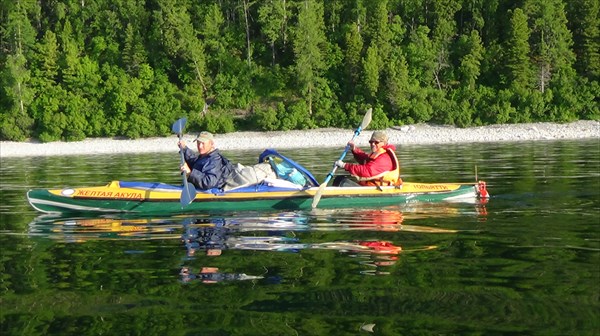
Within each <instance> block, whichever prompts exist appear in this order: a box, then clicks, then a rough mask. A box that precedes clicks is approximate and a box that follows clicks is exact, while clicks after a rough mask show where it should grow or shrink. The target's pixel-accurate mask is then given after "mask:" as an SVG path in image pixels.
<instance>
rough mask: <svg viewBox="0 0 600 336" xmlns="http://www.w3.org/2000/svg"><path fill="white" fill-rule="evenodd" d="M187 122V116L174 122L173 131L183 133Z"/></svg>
mask: <svg viewBox="0 0 600 336" xmlns="http://www.w3.org/2000/svg"><path fill="white" fill-rule="evenodd" d="M186 122H187V118H181V119H179V120H177V121H176V122H174V123H173V126H171V131H172V132H173V133H176V134H181V133H183V129H184V128H185V123H186Z"/></svg>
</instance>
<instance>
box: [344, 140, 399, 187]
mask: <svg viewBox="0 0 600 336" xmlns="http://www.w3.org/2000/svg"><path fill="white" fill-rule="evenodd" d="M394 150H396V147H394V145H386V146H384V147H382V148H380V149H379V151H377V152H374V153H371V154H367V153H365V152H363V151H362V150H361V149H360V148H355V149H354V150H353V151H352V154H353V155H354V159H356V161H357V162H358V164H353V163H346V164H345V165H344V169H345V170H346V171H348V172H349V173H350V174H351V175H352V176H354V177H355V178H356V179H357V180H358V183H359V184H360V185H381V186H389V185H395V186H399V185H401V184H402V179H401V178H400V162H399V161H398V158H397V157H396V153H395V152H394Z"/></svg>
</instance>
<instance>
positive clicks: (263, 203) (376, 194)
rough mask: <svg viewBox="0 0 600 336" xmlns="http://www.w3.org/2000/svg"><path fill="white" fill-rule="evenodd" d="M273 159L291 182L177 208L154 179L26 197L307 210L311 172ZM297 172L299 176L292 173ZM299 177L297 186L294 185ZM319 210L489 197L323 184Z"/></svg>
mask: <svg viewBox="0 0 600 336" xmlns="http://www.w3.org/2000/svg"><path fill="white" fill-rule="evenodd" d="M267 161H268V162H277V163H278V165H279V166H278V167H284V169H287V170H288V172H289V171H292V172H293V174H288V176H289V175H294V174H295V175H297V176H295V177H294V179H293V180H285V179H283V178H281V179H280V178H277V179H265V180H263V181H260V182H258V183H255V184H252V185H246V186H241V187H239V188H235V189H232V190H227V191H223V190H222V189H210V190H196V195H195V198H194V199H193V201H192V202H191V203H190V204H189V205H187V206H182V205H181V203H180V199H181V197H182V190H183V187H182V186H176V185H171V184H166V183H160V182H154V183H151V182H128V181H112V182H110V183H108V184H106V185H103V186H93V187H73V188H72V187H65V188H56V189H31V190H29V191H28V192H27V199H28V201H29V203H30V204H31V206H32V207H33V208H35V209H36V210H38V211H40V212H43V213H132V214H159V213H160V214H167V213H168V214H177V213H194V212H219V211H243V210H302V209H310V208H311V204H312V201H313V198H314V197H315V195H316V194H317V192H319V184H318V182H317V180H316V179H315V178H314V176H313V175H312V174H311V173H310V172H309V171H308V170H306V169H305V168H304V167H302V166H301V165H300V164H298V163H296V162H294V161H293V160H291V159H289V158H287V157H285V156H283V155H281V154H279V153H278V152H277V151H275V150H273V149H267V150H265V151H264V152H263V153H262V154H261V155H260V156H259V163H260V162H267ZM298 174H301V176H300V175H298ZM298 180H301V181H302V185H300V184H298ZM321 193H322V194H321V199H320V202H319V207H320V208H348V207H367V206H369V207H371V206H387V205H397V204H403V203H410V202H440V201H449V202H453V201H454V202H456V201H458V202H460V201H471V200H473V199H478V198H479V199H485V198H487V197H489V195H488V192H487V190H486V184H485V182H483V181H479V182H475V183H421V182H404V183H403V184H402V185H400V186H380V187H372V186H368V187H367V186H356V187H335V186H331V187H327V188H325V189H324V190H323V189H322V190H321Z"/></svg>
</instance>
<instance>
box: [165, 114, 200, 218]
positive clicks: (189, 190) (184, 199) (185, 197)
mask: <svg viewBox="0 0 600 336" xmlns="http://www.w3.org/2000/svg"><path fill="white" fill-rule="evenodd" d="M186 120H187V119H185V118H181V119H179V120H177V121H176V122H175V123H174V124H173V127H172V128H171V130H172V131H173V132H175V133H177V137H178V138H179V141H180V142H181V138H182V136H183V128H184V127H185V122H186ZM179 153H180V154H181V165H182V166H183V165H184V164H186V162H185V156H184V154H183V148H179ZM182 180H183V189H182V190H181V199H180V201H181V207H182V208H183V207H185V206H187V205H188V204H190V203H192V201H193V200H194V198H196V187H194V186H192V185H190V184H189V183H188V180H187V175H186V174H185V172H182Z"/></svg>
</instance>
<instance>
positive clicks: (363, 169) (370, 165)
mask: <svg viewBox="0 0 600 336" xmlns="http://www.w3.org/2000/svg"><path fill="white" fill-rule="evenodd" d="M392 166H393V164H392V158H390V156H389V155H385V154H382V155H379V156H378V157H377V158H376V159H375V160H373V161H369V162H367V163H365V164H352V163H347V164H346V166H345V167H344V168H345V169H346V170H347V171H348V172H349V173H350V174H352V175H354V176H358V177H371V176H375V175H379V174H381V173H383V172H386V171H388V170H391V167H392Z"/></svg>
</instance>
